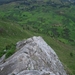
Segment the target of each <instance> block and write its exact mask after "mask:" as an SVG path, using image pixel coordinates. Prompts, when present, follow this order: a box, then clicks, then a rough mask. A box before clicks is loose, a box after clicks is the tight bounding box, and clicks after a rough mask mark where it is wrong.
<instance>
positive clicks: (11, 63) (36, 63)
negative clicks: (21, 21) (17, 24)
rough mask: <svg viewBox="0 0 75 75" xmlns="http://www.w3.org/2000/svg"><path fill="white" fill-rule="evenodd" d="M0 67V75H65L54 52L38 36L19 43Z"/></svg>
mask: <svg viewBox="0 0 75 75" xmlns="http://www.w3.org/2000/svg"><path fill="white" fill-rule="evenodd" d="M16 48H17V52H16V53H14V54H13V55H12V56H11V57H9V58H8V59H6V62H5V63H3V64H1V65H0V75H67V74H66V71H65V70H64V67H63V65H62V63H61V62H60V60H59V58H58V56H57V54H56V53H55V52H54V50H53V49H52V48H51V47H50V46H49V45H48V44H47V43H46V42H45V41H44V40H43V39H42V38H41V37H40V36H39V37H36V36H34V37H32V38H29V39H27V40H23V41H20V42H18V43H17V44H16Z"/></svg>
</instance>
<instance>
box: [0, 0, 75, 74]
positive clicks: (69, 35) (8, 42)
mask: <svg viewBox="0 0 75 75" xmlns="http://www.w3.org/2000/svg"><path fill="white" fill-rule="evenodd" d="M0 1H2V0H0ZM35 35H36V36H42V37H43V38H44V40H45V41H46V42H47V43H48V44H49V45H50V46H51V47H52V48H53V49H54V50H55V52H56V53H57V55H58V56H59V59H60V60H61V61H62V63H63V65H64V66H65V69H66V71H67V73H68V74H69V75H75V5H74V3H71V2H62V0H56V1H55V0H40V1H38V0H36V1H35V0H22V1H21V0H20V1H19V0H17V1H14V0H8V2H5V1H4V2H3V3H1V5H0V57H1V56H2V55H3V54H6V58H8V57H9V56H10V55H12V54H13V53H14V52H15V51H16V50H15V49H16V48H15V47H16V42H17V41H20V40H22V39H27V38H29V37H32V36H35Z"/></svg>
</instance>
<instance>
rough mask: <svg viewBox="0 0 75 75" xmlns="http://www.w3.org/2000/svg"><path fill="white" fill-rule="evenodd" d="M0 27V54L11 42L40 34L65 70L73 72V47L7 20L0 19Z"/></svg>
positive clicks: (74, 50)
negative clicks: (1, 30)
mask: <svg viewBox="0 0 75 75" xmlns="http://www.w3.org/2000/svg"><path fill="white" fill-rule="evenodd" d="M0 28H3V30H4V31H3V32H2V33H0V54H1V52H3V49H4V48H5V47H6V45H10V44H12V43H13V44H15V43H16V42H17V41H19V40H21V39H26V38H28V37H32V36H34V35H36V36H42V37H43V38H44V40H45V41H46V42H47V43H48V44H49V45H50V46H51V47H52V48H53V49H54V50H55V52H56V53H57V55H58V56H59V58H60V60H61V61H62V63H63V64H64V65H65V67H66V70H67V72H68V73H70V75H74V74H75V47H73V46H69V45H66V44H63V43H61V42H60V41H58V40H56V39H55V38H51V37H49V36H46V35H44V34H39V33H34V32H31V31H27V30H23V29H22V28H21V27H20V26H19V25H18V24H15V23H12V22H9V21H8V22H4V21H0ZM13 33H14V34H13ZM70 53H73V57H71V56H70Z"/></svg>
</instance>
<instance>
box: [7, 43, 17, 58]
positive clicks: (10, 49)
mask: <svg viewBox="0 0 75 75" xmlns="http://www.w3.org/2000/svg"><path fill="white" fill-rule="evenodd" d="M15 49H16V47H15V45H14V44H12V45H11V47H10V48H9V49H8V50H7V52H6V58H8V57H10V56H11V55H12V54H14V53H15Z"/></svg>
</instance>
